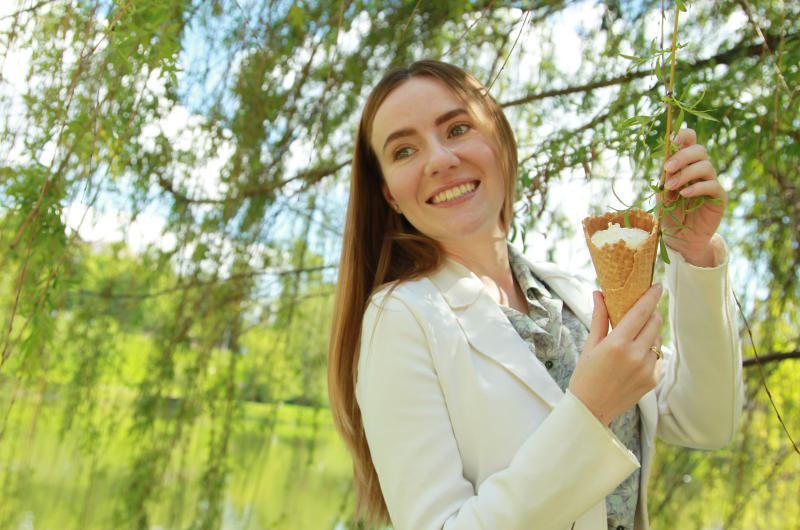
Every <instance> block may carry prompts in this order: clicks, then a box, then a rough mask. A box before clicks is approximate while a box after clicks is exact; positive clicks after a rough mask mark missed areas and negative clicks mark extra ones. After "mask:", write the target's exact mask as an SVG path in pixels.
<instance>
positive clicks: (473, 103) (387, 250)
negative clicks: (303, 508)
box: [328, 60, 517, 524]
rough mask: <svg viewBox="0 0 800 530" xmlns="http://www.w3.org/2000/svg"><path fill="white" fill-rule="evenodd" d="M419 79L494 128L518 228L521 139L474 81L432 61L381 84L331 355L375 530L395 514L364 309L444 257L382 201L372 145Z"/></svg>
mask: <svg viewBox="0 0 800 530" xmlns="http://www.w3.org/2000/svg"><path fill="white" fill-rule="evenodd" d="M418 76H428V77H432V78H434V79H437V80H439V81H441V82H442V83H444V84H445V85H446V86H447V87H448V88H449V89H450V90H452V91H453V93H454V94H455V95H456V97H458V98H459V99H461V100H462V101H463V102H464V103H465V105H467V106H468V108H470V109H471V112H475V113H478V114H480V116H478V118H481V119H483V120H485V122H486V123H487V124H488V129H489V133H490V139H491V140H492V143H493V144H494V145H493V147H494V149H495V150H496V153H497V156H498V157H499V158H500V163H501V166H502V169H503V174H504V178H505V180H506V195H505V202H504V204H503V209H502V211H501V213H500V221H501V223H502V226H503V227H504V228H505V229H506V231H508V227H509V224H510V222H511V214H512V208H513V202H514V191H515V183H516V173H517V146H516V141H515V140H514V134H513V132H512V131H511V127H510V126H509V124H508V121H507V120H506V117H505V115H504V114H503V111H502V109H501V108H500V106H499V105H498V104H497V102H496V101H495V100H494V99H493V98H492V97H491V96H490V95H489V92H488V90H487V89H486V88H485V87H484V86H483V85H481V83H480V82H478V80H477V79H475V78H474V77H473V76H472V75H470V74H469V73H467V72H465V71H464V70H462V69H461V68H458V67H456V66H453V65H450V64H447V63H443V62H440V61H433V60H425V61H419V62H416V63H413V64H411V65H410V66H408V67H407V68H396V69H394V70H392V71H390V72H389V73H388V74H386V76H384V78H383V79H381V81H380V82H379V83H378V84H377V85H376V86H375V88H374V89H373V91H372V93H371V94H370V96H369V98H368V99H367V103H366V105H365V106H364V110H363V112H362V114H361V122H360V123H359V126H358V133H357V135H356V145H355V153H354V155H353V168H352V173H351V179H350V199H349V202H348V205H347V218H346V221H345V229H344V240H343V243H342V257H341V261H340V263H339V281H338V283H337V285H336V297H335V302H334V311H333V315H334V316H333V325H332V330H331V339H330V347H329V352H328V395H329V399H330V406H331V412H332V414H333V420H334V423H335V424H336V428H337V429H338V430H339V432H340V434H341V435H342V438H344V441H345V444H346V445H347V447H348V449H349V450H350V453H351V454H352V457H353V475H354V485H355V493H356V514H357V515H360V514H363V515H364V516H365V518H366V520H367V521H368V522H370V523H373V524H382V523H387V522H388V521H389V513H388V511H387V509H386V502H385V501H384V498H383V494H382V493H381V489H380V484H379V483H378V475H377V473H376V472H375V467H374V466H373V464H372V459H371V457H370V453H369V447H368V446H367V439H366V436H365V434H364V426H363V424H362V422H361V411H360V410H359V407H358V403H357V402H356V396H355V385H356V380H357V377H358V373H357V370H358V357H359V348H360V340H361V326H362V321H363V315H364V310H365V309H366V306H367V303H368V301H369V297H370V296H371V295H372V293H373V292H374V291H375V290H376V289H377V288H378V287H379V286H381V285H383V284H386V283H390V282H400V281H404V280H410V279H414V278H419V277H422V276H424V275H426V274H429V273H431V272H433V271H434V270H436V269H437V268H438V267H439V265H440V264H441V262H442V259H443V254H442V249H441V247H440V246H439V244H438V243H437V242H436V241H434V240H433V239H431V238H429V237H427V236H425V235H424V234H422V233H420V232H419V231H418V230H417V229H416V228H414V227H413V226H412V225H411V224H410V223H409V222H408V221H407V220H406V219H405V217H403V216H402V215H400V214H399V213H397V212H395V211H394V210H392V208H391V207H390V206H389V204H388V203H387V202H386V200H385V199H384V198H383V195H382V193H381V185H382V183H383V175H382V173H381V168H380V165H379V163H378V159H377V156H376V155H375V152H374V151H373V149H372V146H371V145H370V138H371V137H372V123H373V120H374V118H375V113H376V112H377V111H378V108H379V107H380V106H381V104H382V103H383V101H384V100H385V99H386V97H387V96H388V95H389V93H390V92H392V91H393V90H394V89H396V88H397V87H399V86H400V85H402V84H403V83H405V82H406V81H409V80H410V79H412V78H414V77H418Z"/></svg>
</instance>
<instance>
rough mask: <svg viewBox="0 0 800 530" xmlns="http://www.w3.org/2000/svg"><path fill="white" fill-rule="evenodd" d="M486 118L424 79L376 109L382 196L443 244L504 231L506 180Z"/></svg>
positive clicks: (375, 133)
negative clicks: (501, 214) (481, 117)
mask: <svg viewBox="0 0 800 530" xmlns="http://www.w3.org/2000/svg"><path fill="white" fill-rule="evenodd" d="M487 123H488V122H486V121H485V120H484V121H483V122H482V121H481V120H480V117H478V116H476V115H475V114H473V113H472V112H470V111H469V109H468V108H467V106H466V105H465V104H464V103H463V102H462V101H461V100H459V99H458V98H457V97H456V96H455V95H454V94H453V93H452V92H451V91H450V89H449V88H448V87H447V86H446V85H444V84H443V83H442V82H440V81H438V80H437V79H434V78H430V77H415V78H412V79H410V80H409V81H406V82H405V83H403V84H402V85H400V86H399V87H397V88H396V89H394V90H393V91H392V92H390V93H389V95H388V96H387V97H386V99H385V100H384V101H383V103H382V104H381V106H380V107H379V108H378V111H377V112H376V113H375V117H374V120H373V124H372V136H371V138H370V143H371V145H372V149H373V150H374V151H375V153H376V155H377V157H378V162H379V163H380V166H381V170H382V172H383V177H384V183H383V195H384V197H385V198H386V200H387V201H388V202H389V204H390V205H392V206H394V205H395V204H397V205H398V206H399V207H400V213H401V214H402V215H404V216H405V217H406V219H407V220H408V221H409V222H410V223H411V224H412V225H413V226H414V227H415V228H416V229H417V230H419V231H420V232H421V233H423V234H425V235H427V236H428V237H431V238H432V239H435V240H437V241H438V242H439V243H441V244H442V246H443V247H444V249H445V250H448V249H449V248H455V247H456V246H462V247H463V245H464V244H465V243H467V244H477V245H479V244H480V243H481V242H483V241H485V238H487V237H488V238H497V237H504V235H505V234H504V232H505V231H504V229H503V227H502V226H501V222H500V212H501V209H502V207H503V201H504V198H505V182H504V179H503V173H502V168H501V164H500V159H499V157H498V154H497V150H496V149H495V148H494V146H493V143H492V141H491V140H490V135H489V131H488V125H487Z"/></svg>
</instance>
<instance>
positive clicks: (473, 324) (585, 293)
mask: <svg viewBox="0 0 800 530" xmlns="http://www.w3.org/2000/svg"><path fill="white" fill-rule="evenodd" d="M522 259H523V260H524V261H525V262H526V264H527V265H528V266H529V267H530V268H531V271H533V273H534V275H535V276H536V277H537V278H538V279H540V280H541V281H543V282H544V283H546V284H547V286H548V287H549V288H550V289H552V290H553V291H554V292H555V293H556V294H557V295H558V296H559V297H560V298H561V299H562V300H563V301H564V303H566V304H567V305H568V306H569V308H570V309H571V310H572V312H573V313H575V315H576V316H577V317H578V318H579V319H580V320H581V322H583V323H584V325H586V327H587V328H588V327H590V326H591V322H592V301H591V298H590V297H591V292H592V290H593V286H592V285H591V284H590V283H589V282H586V281H581V280H580V279H578V278H576V277H574V276H571V275H569V274H567V273H565V272H564V271H563V270H561V269H560V268H559V267H558V266H556V265H555V264H552V263H541V262H532V261H530V260H528V259H527V258H526V257H525V256H524V255H523V256H522ZM430 279H431V281H432V282H433V284H434V285H435V286H436V287H437V288H438V289H439V291H440V292H441V293H442V296H443V297H444V299H445V301H446V302H447V304H448V305H449V306H450V308H451V309H452V310H453V312H454V313H455V315H456V319H457V320H458V322H459V325H460V326H461V329H462V331H463V332H464V335H465V336H466V337H467V340H468V341H469V342H470V344H471V345H472V346H473V347H474V348H475V350H477V351H478V352H480V354H481V355H483V356H485V357H487V358H489V359H492V360H493V361H495V362H497V363H498V364H500V365H501V366H503V367H504V368H505V369H506V370H508V371H509V372H510V373H511V374H512V375H513V376H515V377H516V378H517V379H519V380H520V381H522V383H523V384H525V386H527V387H528V388H529V389H530V390H531V391H532V392H533V393H534V394H536V395H538V396H540V397H541V398H542V399H543V400H544V401H545V402H546V403H548V404H549V405H550V406H551V407H555V406H556V404H557V403H558V402H559V401H560V400H561V399H562V398H563V396H564V394H563V392H562V391H561V389H560V388H559V387H558V385H557V384H556V382H555V381H554V380H553V378H552V377H550V374H549V373H548V372H547V370H546V369H545V367H544V366H543V365H542V363H540V362H538V361H537V360H536V359H535V358H534V356H533V355H531V353H530V350H529V349H528V346H527V345H526V344H525V342H524V341H523V340H522V339H521V338H520V336H519V335H518V334H517V332H516V331H515V330H514V328H513V326H512V325H511V323H510V322H509V321H508V318H507V317H506V316H505V315H504V314H503V311H502V310H501V309H500V307H499V306H498V305H497V303H496V302H495V301H494V300H492V298H491V297H490V296H489V293H488V292H487V291H486V289H485V288H484V285H483V282H482V281H481V280H480V278H478V277H477V276H476V275H475V274H474V273H473V272H472V271H470V270H469V269H468V268H467V267H465V266H464V265H462V264H460V263H458V262H457V261H455V260H452V259H446V260H445V262H444V264H443V265H442V267H441V268H439V269H438V270H437V271H436V272H435V273H433V274H432V275H431V276H430ZM639 407H640V409H641V411H642V420H643V422H644V429H643V431H644V435H645V440H646V444H645V445H646V447H649V445H650V443H652V439H653V433H654V432H655V421H656V418H657V412H656V398H655V392H654V391H650V392H648V393H647V394H645V395H644V396H643V397H642V399H641V400H640V401H639Z"/></svg>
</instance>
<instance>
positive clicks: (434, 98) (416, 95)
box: [370, 76, 466, 152]
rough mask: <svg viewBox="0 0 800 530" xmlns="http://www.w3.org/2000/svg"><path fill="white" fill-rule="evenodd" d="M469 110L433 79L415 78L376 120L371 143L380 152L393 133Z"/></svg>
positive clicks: (399, 89) (380, 110) (386, 104)
mask: <svg viewBox="0 0 800 530" xmlns="http://www.w3.org/2000/svg"><path fill="white" fill-rule="evenodd" d="M459 107H466V105H465V104H464V102H463V101H461V100H460V99H459V98H458V96H456V95H455V94H454V93H453V91H452V90H450V88H449V87H448V86H447V85H445V84H444V83H442V82H441V81H439V80H438V79H435V78H432V77H425V76H420V77H414V78H411V79H409V80H408V81H406V82H405V83H403V84H402V85H400V86H398V87H397V88H395V89H394V90H392V91H391V92H390V93H389V95H388V96H386V99H384V100H383V103H381V105H380V106H379V107H378V110H377V111H376V112H375V116H374V117H373V119H372V136H371V138H370V143H371V144H372V146H373V149H375V151H376V152H378V151H379V150H380V147H381V146H382V145H383V141H384V140H385V138H386V137H387V136H388V135H389V134H391V133H392V132H393V131H395V130H398V129H406V128H413V129H415V128H418V127H422V126H424V125H428V124H431V123H433V122H434V120H435V119H436V118H437V117H438V116H440V115H441V114H443V113H445V112H448V111H450V110H453V109H456V108H459Z"/></svg>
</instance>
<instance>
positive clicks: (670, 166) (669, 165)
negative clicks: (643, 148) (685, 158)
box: [664, 160, 678, 172]
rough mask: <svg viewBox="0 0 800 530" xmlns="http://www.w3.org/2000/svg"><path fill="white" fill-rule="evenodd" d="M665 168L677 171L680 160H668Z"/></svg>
mask: <svg viewBox="0 0 800 530" xmlns="http://www.w3.org/2000/svg"><path fill="white" fill-rule="evenodd" d="M664 169H666V170H667V171H669V172H672V171H675V170H676V169H678V162H676V161H675V160H667V163H666V164H664Z"/></svg>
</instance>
